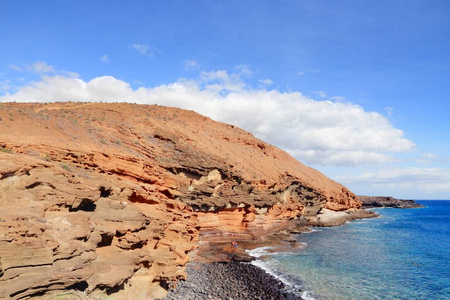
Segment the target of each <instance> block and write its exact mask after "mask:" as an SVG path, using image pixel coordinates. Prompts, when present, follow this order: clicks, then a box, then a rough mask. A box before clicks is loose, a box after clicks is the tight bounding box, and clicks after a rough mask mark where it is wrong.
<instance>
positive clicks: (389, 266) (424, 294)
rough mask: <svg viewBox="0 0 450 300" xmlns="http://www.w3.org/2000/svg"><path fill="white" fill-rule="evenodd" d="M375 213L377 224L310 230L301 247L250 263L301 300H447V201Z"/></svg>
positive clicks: (449, 226) (449, 246)
mask: <svg viewBox="0 0 450 300" xmlns="http://www.w3.org/2000/svg"><path fill="white" fill-rule="evenodd" d="M417 202H418V203H420V204H422V205H424V206H426V207H425V208H418V209H394V208H382V209H374V210H375V211H376V212H377V213H378V214H379V215H380V217H379V218H376V219H365V220H356V221H352V222H349V223H347V224H345V225H343V226H338V227H331V228H314V230H313V231H312V232H311V233H308V234H301V235H298V237H297V239H298V241H299V242H300V243H301V245H302V247H300V248H299V249H294V250H292V251H291V252H285V253H272V254H269V253H270V251H268V250H269V249H267V248H260V249H256V250H254V251H251V254H253V255H255V256H260V255H262V254H269V255H268V256H265V257H266V259H264V260H257V261H255V262H254V263H255V264H256V265H258V266H260V267H262V268H264V269H266V270H267V271H269V272H270V273H272V274H274V275H275V276H277V277H279V278H280V279H282V280H283V281H285V282H286V283H288V284H290V285H291V286H293V287H294V288H301V289H302V290H303V292H302V297H303V298H305V299H364V300H365V299H427V300H428V299H436V300H437V299H450V201H417Z"/></svg>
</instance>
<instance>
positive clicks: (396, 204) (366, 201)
mask: <svg viewBox="0 0 450 300" xmlns="http://www.w3.org/2000/svg"><path fill="white" fill-rule="evenodd" d="M357 197H358V198H359V200H361V202H362V208H374V207H393V208H420V207H423V206H422V205H420V204H418V203H416V202H415V201H414V200H401V199H396V198H393V197H384V196H357Z"/></svg>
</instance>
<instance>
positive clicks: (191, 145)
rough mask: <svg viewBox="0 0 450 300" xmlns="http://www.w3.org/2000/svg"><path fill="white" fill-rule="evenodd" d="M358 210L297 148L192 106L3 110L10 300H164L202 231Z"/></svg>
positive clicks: (262, 230) (3, 268)
mask: <svg viewBox="0 0 450 300" xmlns="http://www.w3.org/2000/svg"><path fill="white" fill-rule="evenodd" d="M360 206H361V203H360V201H359V200H358V199H357V198H356V197H355V195H354V194H353V193H351V192H350V191H348V190H347V189H346V188H345V187H343V186H342V185H340V184H338V183H336V182H334V181H332V180H330V179H328V178H327V177H326V176H324V175H323V174H321V173H320V172H318V171H316V170H314V169H312V168H309V167H307V166H305V165H303V164H301V163H300V162H298V161H297V160H295V159H294V158H292V157H291V156H290V155H288V154H287V153H286V152H284V151H282V150H280V149H278V148H276V147H274V146H272V145H269V144H267V143H265V142H263V141H261V140H258V139H256V138H255V137H254V136H253V135H251V134H250V133H248V132H245V131H243V130H241V129H239V128H236V127H235V126H233V125H228V124H223V123H219V122H215V121H213V120H211V119H209V118H207V117H204V116H202V115H199V114H197V113H195V112H193V111H186V110H181V109H176V108H169V107H162V106H149V105H133V104H123V103H120V104H117V103H116V104H103V103H54V104H15V103H2V104H0V298H8V297H11V298H13V299H16V298H17V299H19V298H22V297H28V296H36V295H42V294H44V293H49V292H51V291H60V290H64V289H78V290H83V291H85V292H92V293H93V295H95V293H101V292H104V291H105V290H107V291H108V293H116V294H115V296H116V298H117V299H121V297H122V299H149V298H150V299H151V298H157V297H160V296H162V295H164V294H165V290H164V289H163V288H162V287H165V283H166V282H167V281H169V280H173V279H177V278H182V277H183V276H185V275H184V266H185V264H186V262H187V261H188V260H189V259H190V254H191V251H192V250H193V249H195V248H196V247H197V244H198V240H199V234H200V236H201V237H203V238H204V239H203V240H207V239H208V236H216V237H217V234H228V233H234V234H236V235H237V236H239V237H240V238H241V239H247V240H251V239H256V238H257V237H260V236H263V235H266V234H270V233H271V232H274V231H276V230H278V229H280V228H285V227H286V226H287V224H288V221H289V220H292V219H294V218H295V219H297V218H303V219H310V218H313V217H315V216H316V215H317V213H318V212H320V211H321V210H322V209H325V208H327V209H329V210H334V211H342V210H349V209H355V208H359V207H360ZM219 236H222V235H219ZM219 238H220V237H219ZM49 274H51V276H49Z"/></svg>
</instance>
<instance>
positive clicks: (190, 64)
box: [184, 60, 200, 70]
mask: <svg viewBox="0 0 450 300" xmlns="http://www.w3.org/2000/svg"><path fill="white" fill-rule="evenodd" d="M184 68H185V69H186V70H189V69H198V68H200V66H199V64H198V63H197V62H196V61H195V60H185V61H184Z"/></svg>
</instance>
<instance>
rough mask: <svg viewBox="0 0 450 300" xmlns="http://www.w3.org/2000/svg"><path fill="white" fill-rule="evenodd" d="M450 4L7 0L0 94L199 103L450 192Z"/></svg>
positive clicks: (381, 173)
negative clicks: (449, 113) (449, 117)
mask: <svg viewBox="0 0 450 300" xmlns="http://www.w3.org/2000/svg"><path fill="white" fill-rule="evenodd" d="M449 15H450V2H448V1H439V0H431V1H414V0H409V1H398V0H392V1H350V0H347V1H331V0H330V1H187V0H186V1H181V0H180V1H20V0H19V1H9V0H0V101H1V102H6V101H55V100H61V101H67V100H83V101H86V100H92V101H129V102H136V103H158V104H161V105H169V106H178V107H182V108H187V109H194V110H196V111H198V112H200V113H202V114H206V115H208V116H210V117H212V118H214V119H216V120H219V121H224V122H228V123H234V124H236V125H238V126H240V127H242V128H244V129H246V130H249V131H251V132H253V133H254V134H255V135H256V136H257V137H259V138H261V139H263V140H265V141H268V142H270V143H272V144H275V145H277V146H278V147H280V148H283V149H285V150H287V151H288V152H290V153H291V154H292V155H293V156H295V157H296V158H298V159H299V160H300V161H302V162H304V163H305V164H307V165H310V166H312V167H314V168H316V169H318V170H320V171H322V172H324V173H325V174H326V175H327V176H329V177H331V178H333V179H335V180H337V181H339V182H341V183H343V184H344V185H346V186H347V187H349V188H350V189H351V190H352V191H354V192H355V193H358V194H373V195H392V196H396V197H402V198H414V199H449V198H450V142H449V140H450V139H449V134H448V130H449V127H450V126H449V124H450V121H449V120H448V116H447V115H448V111H450V109H449V106H450V104H449V103H450V101H449V100H450V99H449V98H450V88H449V82H450V34H448V33H449V32H450V18H448V16H449ZM255 113H256V114H255Z"/></svg>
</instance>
